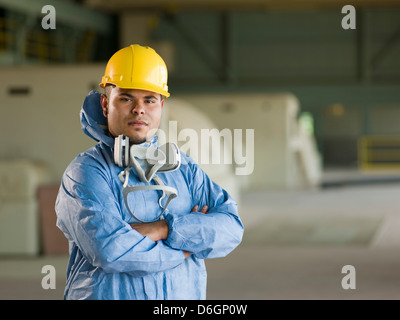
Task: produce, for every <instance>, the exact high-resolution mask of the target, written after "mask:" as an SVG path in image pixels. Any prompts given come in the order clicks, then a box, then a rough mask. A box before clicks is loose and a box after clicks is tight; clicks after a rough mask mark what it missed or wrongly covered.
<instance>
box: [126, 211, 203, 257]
mask: <svg viewBox="0 0 400 320" xmlns="http://www.w3.org/2000/svg"><path fill="white" fill-rule="evenodd" d="M198 209H199V206H198V205H195V206H194V207H193V208H192V210H191V211H190V212H196V211H197V210H198ZM199 212H201V213H208V206H203V207H202V208H201V209H200V210H199ZM130 226H131V227H132V229H134V230H136V231H137V232H139V233H140V234H141V235H142V236H145V237H146V236H147V237H149V238H150V239H151V240H153V241H158V240H166V239H167V238H168V234H169V227H168V223H167V222H166V221H165V220H158V221H155V222H147V223H130ZM184 253H185V258H187V257H188V256H190V253H189V252H187V251H184Z"/></svg>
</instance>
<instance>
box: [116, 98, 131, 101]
mask: <svg viewBox="0 0 400 320" xmlns="http://www.w3.org/2000/svg"><path fill="white" fill-rule="evenodd" d="M119 100H120V101H131V99H129V98H120V99H119Z"/></svg>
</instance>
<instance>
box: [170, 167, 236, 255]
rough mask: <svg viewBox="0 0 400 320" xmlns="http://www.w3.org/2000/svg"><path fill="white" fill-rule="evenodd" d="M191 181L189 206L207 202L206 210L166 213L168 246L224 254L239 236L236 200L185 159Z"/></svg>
mask: <svg viewBox="0 0 400 320" xmlns="http://www.w3.org/2000/svg"><path fill="white" fill-rule="evenodd" d="M189 167H190V174H191V177H190V179H191V182H190V184H189V187H190V188H191V190H190V192H191V194H192V198H193V206H194V205H196V204H198V205H199V209H200V208H201V207H202V206H203V205H208V207H209V210H208V213H207V214H204V213H201V212H194V213H187V214H183V215H182V214H180V215H177V214H174V213H173V212H171V213H168V215H167V216H166V218H165V219H166V221H167V223H168V225H169V235H168V239H167V240H166V241H165V242H166V243H167V244H168V245H169V246H170V247H172V248H175V249H180V250H186V251H188V252H190V253H192V254H194V255H195V256H196V257H197V258H202V259H205V258H218V257H223V256H226V255H227V254H228V253H230V252H231V251H232V250H233V249H235V248H236V247H237V246H238V245H239V243H240V242H241V240H242V236H243V224H242V222H241V220H240V218H239V216H238V211H237V204H236V202H235V201H234V200H233V199H232V198H231V196H230V195H229V194H228V193H227V192H226V191H225V190H224V189H223V188H221V187H220V186H219V185H217V184H216V183H214V182H213V181H212V180H211V179H210V178H209V177H208V176H207V174H206V173H205V172H204V171H203V170H202V169H201V168H200V167H199V166H198V165H197V164H195V163H194V162H193V161H192V162H189Z"/></svg>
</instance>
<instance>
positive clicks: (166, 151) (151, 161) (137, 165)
mask: <svg viewBox="0 0 400 320" xmlns="http://www.w3.org/2000/svg"><path fill="white" fill-rule="evenodd" d="M114 162H115V164H116V165H117V166H119V167H122V168H125V170H123V171H121V173H120V174H119V175H118V176H119V178H120V180H121V182H122V183H123V191H122V192H123V196H124V201H125V205H126V207H127V209H128V211H129V213H130V214H131V215H132V216H133V217H134V218H135V219H136V220H138V221H140V222H153V221H157V220H159V219H160V218H162V215H163V213H164V212H165V210H166V209H167V206H168V204H169V202H170V201H171V200H172V199H174V198H175V197H177V195H178V192H177V190H176V189H175V188H172V187H169V186H166V185H165V184H164V183H163V181H162V180H161V179H160V178H159V177H158V176H157V175H156V172H169V171H174V170H177V169H178V168H179V167H180V165H181V154H180V151H179V148H178V146H177V145H176V144H174V143H166V144H164V145H162V146H160V147H158V148H156V147H155V146H154V145H153V144H150V145H149V146H142V145H132V146H129V138H128V137H126V136H123V135H120V136H118V137H117V138H115V143H114ZM132 167H133V168H134V169H135V171H136V173H137V175H138V177H139V179H140V180H141V181H142V182H146V183H150V182H151V181H152V180H154V182H155V183H156V185H144V186H132V187H130V186H128V180H129V172H130V170H131V168H132ZM142 190H159V191H162V193H163V194H162V196H161V197H160V198H159V201H158V203H159V205H160V207H161V208H162V212H161V213H160V215H159V216H158V217H157V218H156V219H154V220H151V221H144V220H142V219H139V218H138V217H136V216H135V215H134V214H133V212H132V211H131V210H130V208H129V204H128V194H129V193H130V192H133V191H142ZM165 195H168V199H167V202H166V203H165V205H164V207H163V206H162V204H161V201H162V199H163V198H164V197H165Z"/></svg>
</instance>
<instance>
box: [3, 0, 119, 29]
mask: <svg viewBox="0 0 400 320" xmlns="http://www.w3.org/2000/svg"><path fill="white" fill-rule="evenodd" d="M49 2H51V5H52V6H53V7H54V8H55V10H56V22H61V23H64V24H66V25H68V26H72V27H76V28H78V29H79V28H83V29H85V28H88V29H91V30H95V31H96V32H99V33H101V34H109V33H110V32H111V31H112V21H111V18H110V17H109V16H107V15H106V14H104V13H100V12H95V11H94V10H93V9H87V8H85V7H83V6H81V5H79V4H77V3H75V2H70V1H65V0H64V1H63V0H52V1H48V0H0V7H2V8H4V9H7V10H10V11H17V12H22V13H24V14H27V15H30V16H36V17H44V16H45V14H43V13H42V7H43V6H45V5H48V4H49Z"/></svg>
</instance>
